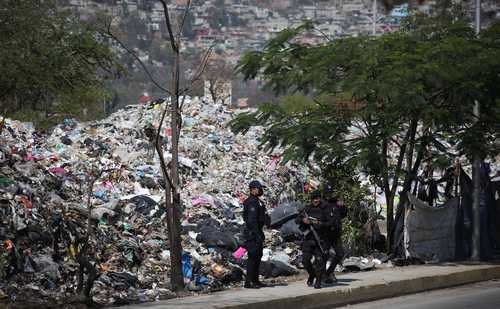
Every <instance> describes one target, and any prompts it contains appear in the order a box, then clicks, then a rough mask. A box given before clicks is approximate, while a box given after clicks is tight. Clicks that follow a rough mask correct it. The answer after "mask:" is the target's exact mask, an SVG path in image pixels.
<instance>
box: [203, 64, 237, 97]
mask: <svg viewBox="0 0 500 309" xmlns="http://www.w3.org/2000/svg"><path fill="white" fill-rule="evenodd" d="M233 73H234V72H233V67H232V66H231V65H230V64H229V63H227V62H225V61H224V60H222V59H211V60H209V62H208V63H207V69H206V70H205V71H204V72H203V75H202V78H203V79H204V80H205V83H206V85H205V87H206V88H208V92H209V93H210V97H211V99H212V102H214V103H215V102H220V101H222V102H225V101H226V100H227V99H228V98H230V97H231V92H228V91H227V90H228V89H227V83H228V82H229V83H231V81H232V80H233ZM229 90H230V89H229Z"/></svg>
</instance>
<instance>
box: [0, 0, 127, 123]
mask: <svg viewBox="0 0 500 309" xmlns="http://www.w3.org/2000/svg"><path fill="white" fill-rule="evenodd" d="M0 37H1V38H2V39H1V40H2V42H1V46H2V48H1V49H0V113H1V114H3V115H7V116H13V117H16V118H20V119H23V120H33V121H35V122H37V123H45V122H47V123H50V122H51V121H52V119H54V120H55V118H53V117H58V116H61V117H62V116H68V117H76V118H83V119H85V118H90V117H95V116H96V113H98V112H97V110H98V109H97V108H96V106H97V104H99V106H102V99H104V98H105V95H106V91H105V88H104V86H103V81H104V80H105V79H109V78H112V77H113V76H114V75H115V74H116V70H117V69H119V66H118V65H117V63H116V62H115V59H114V55H113V54H112V52H111V50H110V49H109V48H108V46H107V45H105V44H103V43H102V42H100V40H99V39H98V35H97V32H96V31H94V29H93V28H92V26H91V25H90V24H86V23H82V22H80V21H79V20H77V19H76V18H75V17H73V16H71V15H70V14H69V13H68V12H65V11H60V10H58V9H57V8H56V5H55V3H54V2H53V1H48V0H47V1H27V0H16V1H14V0H6V1H2V2H1V4H0ZM99 112H100V110H99Z"/></svg>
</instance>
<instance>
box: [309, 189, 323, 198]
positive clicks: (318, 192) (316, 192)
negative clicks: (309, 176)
mask: <svg viewBox="0 0 500 309" xmlns="http://www.w3.org/2000/svg"><path fill="white" fill-rule="evenodd" d="M310 197H311V200H314V199H315V198H318V197H321V191H319V190H314V191H313V192H311V194H310Z"/></svg>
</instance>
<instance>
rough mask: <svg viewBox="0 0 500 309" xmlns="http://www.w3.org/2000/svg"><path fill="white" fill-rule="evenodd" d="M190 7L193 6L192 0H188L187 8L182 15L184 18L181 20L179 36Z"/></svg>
mask: <svg viewBox="0 0 500 309" xmlns="http://www.w3.org/2000/svg"><path fill="white" fill-rule="evenodd" d="M190 7H191V0H188V2H187V3H186V9H185V10H184V14H183V15H182V20H181V22H180V26H179V33H178V34H177V35H178V36H180V35H181V34H182V29H184V23H185V22H186V16H187V14H188V13H189V9H190Z"/></svg>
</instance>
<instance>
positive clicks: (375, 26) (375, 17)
mask: <svg viewBox="0 0 500 309" xmlns="http://www.w3.org/2000/svg"><path fill="white" fill-rule="evenodd" d="M372 10H373V22H372V35H375V34H377V0H373V7H372Z"/></svg>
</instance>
